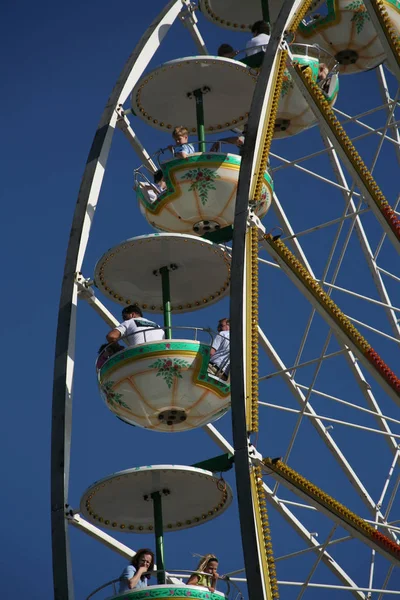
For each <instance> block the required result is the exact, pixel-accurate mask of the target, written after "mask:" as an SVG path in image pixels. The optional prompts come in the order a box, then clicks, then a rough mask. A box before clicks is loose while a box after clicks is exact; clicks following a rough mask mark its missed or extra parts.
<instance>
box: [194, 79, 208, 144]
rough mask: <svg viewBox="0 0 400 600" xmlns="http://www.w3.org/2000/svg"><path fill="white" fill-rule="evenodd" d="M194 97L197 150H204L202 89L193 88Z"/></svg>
mask: <svg viewBox="0 0 400 600" xmlns="http://www.w3.org/2000/svg"><path fill="white" fill-rule="evenodd" d="M193 94H194V97H195V98H196V119H197V133H198V136H199V151H200V152H205V151H206V138H205V134H204V105H203V91H202V90H201V89H198V90H194V92H193Z"/></svg>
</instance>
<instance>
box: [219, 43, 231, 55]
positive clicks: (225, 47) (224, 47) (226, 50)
mask: <svg viewBox="0 0 400 600" xmlns="http://www.w3.org/2000/svg"><path fill="white" fill-rule="evenodd" d="M234 52H235V51H234V49H233V48H232V46H231V45H230V44H221V45H220V47H219V48H218V56H225V55H226V54H232V53H234Z"/></svg>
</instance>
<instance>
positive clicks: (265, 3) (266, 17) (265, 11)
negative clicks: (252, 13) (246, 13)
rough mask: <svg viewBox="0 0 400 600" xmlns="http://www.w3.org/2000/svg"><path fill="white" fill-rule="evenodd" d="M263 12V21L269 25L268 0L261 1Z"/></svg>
mask: <svg viewBox="0 0 400 600" xmlns="http://www.w3.org/2000/svg"><path fill="white" fill-rule="evenodd" d="M261 10H262V17H263V21H266V22H267V23H269V22H270V21H269V5H268V0H261Z"/></svg>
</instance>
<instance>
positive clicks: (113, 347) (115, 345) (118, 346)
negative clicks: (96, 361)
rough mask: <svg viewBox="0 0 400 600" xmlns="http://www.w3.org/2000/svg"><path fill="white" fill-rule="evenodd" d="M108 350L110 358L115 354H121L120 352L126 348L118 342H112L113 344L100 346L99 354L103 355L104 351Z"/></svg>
mask: <svg viewBox="0 0 400 600" xmlns="http://www.w3.org/2000/svg"><path fill="white" fill-rule="evenodd" d="M106 348H107V349H108V353H109V356H112V355H113V354H116V353H117V352H119V351H120V350H123V349H124V346H121V344H118V342H112V343H111V344H110V343H108V344H102V345H101V346H100V348H99V349H98V351H97V353H98V354H101V353H102V352H103V350H105V349H106Z"/></svg>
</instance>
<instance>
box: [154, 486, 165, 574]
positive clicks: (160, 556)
mask: <svg viewBox="0 0 400 600" xmlns="http://www.w3.org/2000/svg"><path fill="white" fill-rule="evenodd" d="M151 499H152V500H153V511H154V534H155V536H156V562H157V571H158V573H157V583H158V584H159V585H163V584H164V583H165V565H164V527H163V518H162V501H161V494H160V492H153V493H152V494H151Z"/></svg>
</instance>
